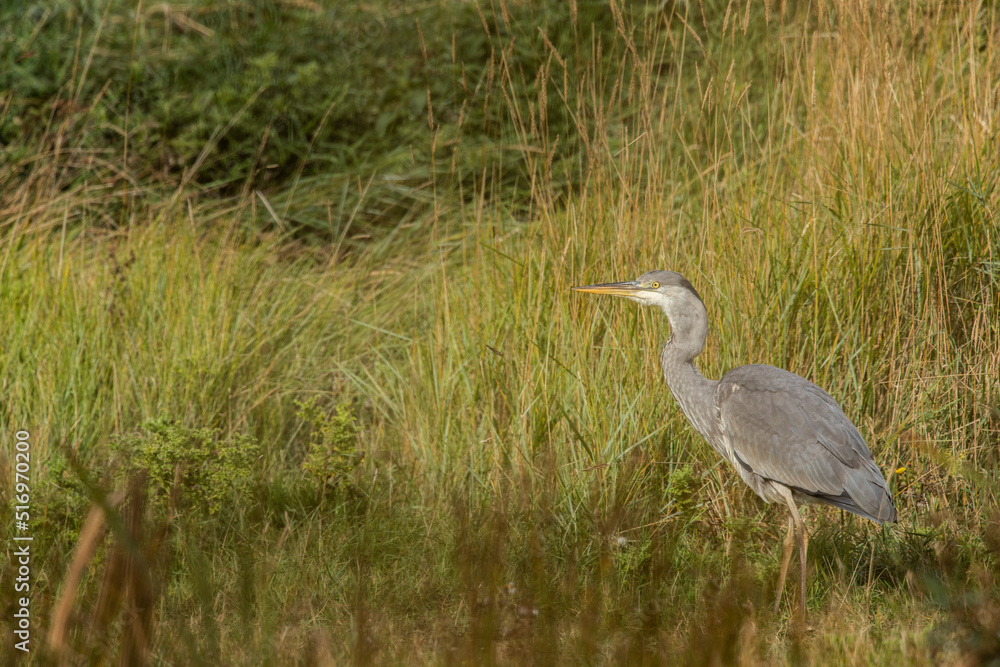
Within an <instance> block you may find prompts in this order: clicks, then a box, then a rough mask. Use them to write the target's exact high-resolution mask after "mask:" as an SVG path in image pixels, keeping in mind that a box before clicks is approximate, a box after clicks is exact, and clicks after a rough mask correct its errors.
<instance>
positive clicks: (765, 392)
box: [573, 271, 897, 616]
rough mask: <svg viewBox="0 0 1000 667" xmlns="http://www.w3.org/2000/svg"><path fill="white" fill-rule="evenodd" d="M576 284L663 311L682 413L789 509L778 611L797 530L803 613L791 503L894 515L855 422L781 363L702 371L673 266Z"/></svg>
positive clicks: (693, 306)
mask: <svg viewBox="0 0 1000 667" xmlns="http://www.w3.org/2000/svg"><path fill="white" fill-rule="evenodd" d="M573 289H575V290H578V291H582V292H593V293H598V294H612V295H616V296H625V297H628V298H630V299H632V300H633V301H637V302H639V303H641V304H643V305H653V306H658V307H659V308H661V309H662V310H663V312H664V313H665V314H666V315H667V318H668V319H669V320H670V329H671V335H670V340H669V341H668V342H667V343H666V345H664V346H663V352H662V354H661V356H660V363H661V365H662V367H663V375H664V377H665V378H666V381H667V385H668V386H669V387H670V391H671V393H672V394H673V395H674V398H675V399H676V400H677V402H678V404H680V407H681V409H682V410H683V411H684V414H685V416H687V418H688V420H689V421H690V422H691V424H692V426H694V428H695V430H697V431H698V432H699V433H700V434H701V435H702V436H703V437H704V438H705V440H706V441H707V442H708V443H709V445H711V446H712V448H713V449H715V450H716V451H717V452H718V453H719V454H720V455H722V457H723V458H725V459H726V460H727V461H729V462H730V463H731V464H732V465H733V467H734V468H735V469H736V472H737V473H738V474H739V475H740V477H741V478H742V479H743V480H744V481H745V482H746V483H747V484H748V485H749V486H750V488H752V489H753V490H754V492H756V493H757V494H758V495H759V496H760V497H761V498H763V499H764V500H765V501H767V502H781V503H783V504H785V505H786V506H787V507H788V510H789V524H788V533H787V535H786V537H785V541H784V551H783V555H782V564H781V572H780V575H779V579H778V593H777V599H776V600H775V610H777V608H778V605H779V603H780V600H781V591H782V588H783V586H784V580H785V575H786V573H787V568H788V561H789V559H790V558H791V552H792V549H793V547H794V542H793V536H794V539H797V540H798V542H799V546H800V551H799V554H800V559H801V569H802V578H801V595H800V609H801V613H802V615H803V616H804V615H805V574H806V549H807V544H808V534H807V533H806V530H805V526H804V524H803V523H802V520H801V517H800V516H799V513H798V509H797V507H796V504H803V503H815V502H819V503H826V504H829V505H833V506H835V507H839V508H841V509H844V510H847V511H848V512H853V513H854V514H857V515H859V516H863V517H865V518H867V519H871V520H872V521H875V522H877V523H883V522H886V521H895V520H896V516H897V514H896V507H895V505H894V504H893V501H892V496H891V494H890V493H889V489H888V485H887V484H886V482H885V478H884V477H883V476H882V473H881V472H880V471H879V469H878V466H876V465H875V462H874V460H873V459H872V455H871V451H869V449H868V445H867V444H866V443H865V440H864V438H862V437H861V434H860V433H859V432H858V429H857V428H855V426H854V424H852V423H851V421H850V420H849V419H848V418H847V416H846V415H845V414H844V412H843V411H842V410H841V409H840V406H839V405H837V402H836V401H835V400H834V399H833V398H832V397H831V396H830V395H829V394H827V393H826V392H825V391H823V390H822V389H821V388H820V387H818V386H816V385H815V384H813V383H812V382H809V381H808V380H806V379H804V378H801V377H799V376H798V375H795V374H794V373H789V372H788V371H784V370H781V369H780V368H775V367H774V366H765V365H749V366H740V367H739V368H735V369H733V370H731V371H729V372H728V373H726V374H725V375H724V376H723V377H722V379H721V380H718V381H716V380H710V379H707V378H705V377H704V376H702V374H701V373H700V372H699V371H698V369H697V368H696V367H695V366H694V363H693V362H694V359H695V357H697V356H698V355H699V354H700V353H701V351H702V349H703V347H704V345H705V340H706V338H707V337H708V314H707V312H706V310H705V304H704V302H703V301H702V300H701V297H700V296H699V295H698V292H697V290H695V288H694V286H693V285H691V283H690V282H689V281H688V280H687V279H686V278H684V276H682V275H681V274H679V273H676V272H673V271H650V272H649V273H646V274H644V275H642V276H641V277H640V278H639V279H638V280H634V281H630V282H624V283H604V284H600V285H587V286H584V287H574V288H573Z"/></svg>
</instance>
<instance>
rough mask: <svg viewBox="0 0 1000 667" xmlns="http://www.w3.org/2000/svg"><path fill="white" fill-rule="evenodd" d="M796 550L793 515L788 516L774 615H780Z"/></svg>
mask: <svg viewBox="0 0 1000 667" xmlns="http://www.w3.org/2000/svg"><path fill="white" fill-rule="evenodd" d="M794 549H795V522H794V521H792V515H791V514H789V515H788V532H787V533H785V540H784V542H783V543H782V545H781V551H782V553H781V571H780V573H779V574H778V592H777V594H775V596H774V613H775V614H777V613H778V607H779V606H780V605H781V593H782V592H783V591H784V589H785V575H786V574H788V562H789V561H790V560H791V559H792V551H793V550H794Z"/></svg>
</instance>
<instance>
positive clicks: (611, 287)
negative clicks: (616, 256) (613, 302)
mask: <svg viewBox="0 0 1000 667" xmlns="http://www.w3.org/2000/svg"><path fill="white" fill-rule="evenodd" d="M572 289H574V290H576V291H577V292H591V293H592V294H611V295H614V296H635V295H636V293H638V292H641V291H643V289H644V288H643V287H642V286H641V285H640V284H639V283H638V281H635V280H631V281H629V282H625V283H601V284H600V285H584V286H582V287H574V288H572Z"/></svg>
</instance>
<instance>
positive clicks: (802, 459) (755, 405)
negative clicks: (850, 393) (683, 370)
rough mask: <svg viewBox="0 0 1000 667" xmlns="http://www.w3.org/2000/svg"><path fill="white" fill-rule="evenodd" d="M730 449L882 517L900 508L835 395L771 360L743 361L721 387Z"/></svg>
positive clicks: (820, 495)
mask: <svg viewBox="0 0 1000 667" xmlns="http://www.w3.org/2000/svg"><path fill="white" fill-rule="evenodd" d="M715 398H716V405H717V407H718V410H719V419H720V422H721V424H722V428H723V433H724V437H725V438H727V440H728V443H729V445H730V447H732V450H733V453H734V454H735V455H736V457H737V458H738V459H739V462H740V463H741V464H742V465H745V466H747V467H749V468H750V469H751V470H752V471H753V473H754V474H756V475H759V476H761V477H763V478H765V479H769V480H774V481H776V482H779V483H781V484H784V485H785V486H788V487H790V488H793V489H796V490H798V491H799V492H800V493H804V494H806V495H809V496H812V497H814V498H816V499H817V500H820V501H823V502H827V503H829V504H831V505H835V506H837V507H841V508H842V509H845V510H848V511H850V512H853V513H855V514H859V515H861V516H864V517H867V518H869V519H871V520H873V521H877V522H879V523H881V522H883V521H894V520H895V519H896V509H895V507H894V506H893V503H892V497H891V495H890V494H889V491H888V489H887V486H886V482H885V478H884V477H883V476H882V473H881V471H879V469H878V466H876V465H875V462H874V461H873V460H872V455H871V451H870V450H869V449H868V445H867V444H866V443H865V440H864V438H862V437H861V434H860V433H859V432H858V429H857V428H855V426H854V424H852V423H851V420H849V419H848V418H847V416H846V415H845V414H844V412H843V411H842V410H841V409H840V406H839V405H837V402H836V401H835V400H833V398H832V397H831V396H830V395H829V394H827V393H826V392H825V391H823V390H822V389H821V388H819V387H818V386H816V385H815V384H813V383H812V382H809V381H808V380H805V379H803V378H801V377H799V376H798V375H795V374H794V373H789V372H788V371H784V370H781V369H780V368H775V367H774V366H762V365H751V366H741V367H739V368H736V369H734V370H732V371H730V372H729V373H727V374H726V375H725V376H724V377H723V378H722V380H720V381H719V384H718V386H717V388H716V394H715Z"/></svg>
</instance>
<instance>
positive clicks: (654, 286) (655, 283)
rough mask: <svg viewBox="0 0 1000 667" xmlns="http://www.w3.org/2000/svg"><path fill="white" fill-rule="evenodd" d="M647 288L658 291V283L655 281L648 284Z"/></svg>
mask: <svg viewBox="0 0 1000 667" xmlns="http://www.w3.org/2000/svg"><path fill="white" fill-rule="evenodd" d="M649 286H650V287H652V288H653V289H660V283H658V282H656V281H655V280H654V281H653V282H651V283H649Z"/></svg>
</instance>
